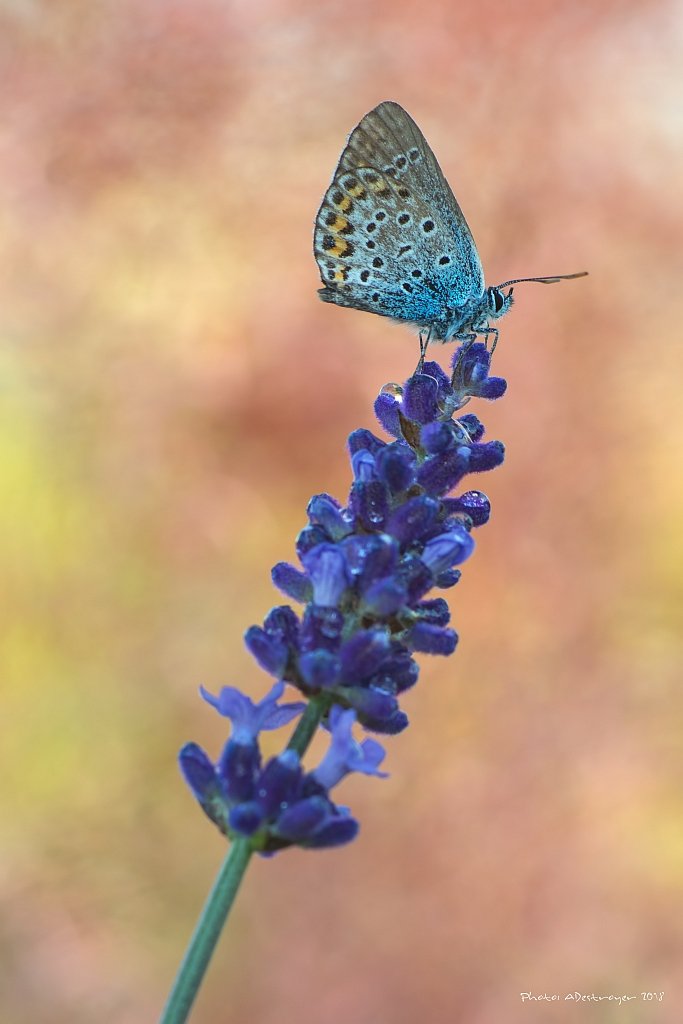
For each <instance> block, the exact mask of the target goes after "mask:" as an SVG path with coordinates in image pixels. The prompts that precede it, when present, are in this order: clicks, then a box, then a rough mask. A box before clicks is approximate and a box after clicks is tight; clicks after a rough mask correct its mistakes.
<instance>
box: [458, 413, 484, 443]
mask: <svg viewBox="0 0 683 1024" xmlns="http://www.w3.org/2000/svg"><path fill="white" fill-rule="evenodd" d="M455 422H456V423H458V424H459V425H460V427H462V428H464V429H465V431H466V432H467V436H468V437H469V439H470V441H481V439H482V437H483V436H484V433H485V431H484V424H483V423H482V422H481V420H480V419H479V418H478V417H477V416H475V415H474V413H473V412H468V413H466V415H465V416H459V417H458V419H457V420H456V421H455Z"/></svg>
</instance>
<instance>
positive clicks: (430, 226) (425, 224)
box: [422, 220, 434, 234]
mask: <svg viewBox="0 0 683 1024" xmlns="http://www.w3.org/2000/svg"><path fill="white" fill-rule="evenodd" d="M422 230H423V231H424V232H426V234H429V232H430V231H433V230H434V221H433V220H424V221H422Z"/></svg>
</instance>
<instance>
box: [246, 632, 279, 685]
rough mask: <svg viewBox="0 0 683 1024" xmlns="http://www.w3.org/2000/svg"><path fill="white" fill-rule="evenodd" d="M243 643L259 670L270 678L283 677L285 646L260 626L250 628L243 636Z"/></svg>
mask: <svg viewBox="0 0 683 1024" xmlns="http://www.w3.org/2000/svg"><path fill="white" fill-rule="evenodd" d="M244 642H245V644H246V645H247V648H248V649H249V651H250V652H251V654H252V655H253V656H254V658H255V659H256V661H258V663H259V665H260V666H261V668H263V669H265V671H266V672H269V673H270V675H271V676H276V677H279V676H282V675H283V673H284V671H285V668H286V667H287V660H288V657H289V651H288V649H287V645H286V644H284V643H282V641H280V640H277V639H275V637H272V636H269V635H268V634H267V633H266V631H265V630H263V629H261V627H260V626H250V627H249V629H248V630H247V631H246V633H245V634H244Z"/></svg>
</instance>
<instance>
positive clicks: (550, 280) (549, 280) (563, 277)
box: [496, 270, 588, 288]
mask: <svg viewBox="0 0 683 1024" xmlns="http://www.w3.org/2000/svg"><path fill="white" fill-rule="evenodd" d="M575 277H588V271H587V270H580V271H579V273H578V274H556V275H555V277H517V278H515V280H514V281H503V283H502V284H499V285H496V287H497V288H507V287H508V286H509V285H511V284H524V282H525V281H538V283H539V284H555V282H556V281H573V280H574V278H575Z"/></svg>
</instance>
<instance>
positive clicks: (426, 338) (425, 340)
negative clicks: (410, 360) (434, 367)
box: [415, 327, 432, 373]
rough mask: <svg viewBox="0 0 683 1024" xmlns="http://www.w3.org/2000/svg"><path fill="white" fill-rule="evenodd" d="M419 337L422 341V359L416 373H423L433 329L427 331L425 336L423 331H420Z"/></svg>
mask: <svg viewBox="0 0 683 1024" xmlns="http://www.w3.org/2000/svg"><path fill="white" fill-rule="evenodd" d="M418 337H419V339H420V359H419V361H418V364H417V366H416V367H415V373H422V371H423V370H424V365H425V356H426V354H427V346H428V345H429V342H430V339H431V337H432V329H431V327H430V328H429V329H428V330H427V333H426V334H423V333H422V331H420V333H419V335H418Z"/></svg>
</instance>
